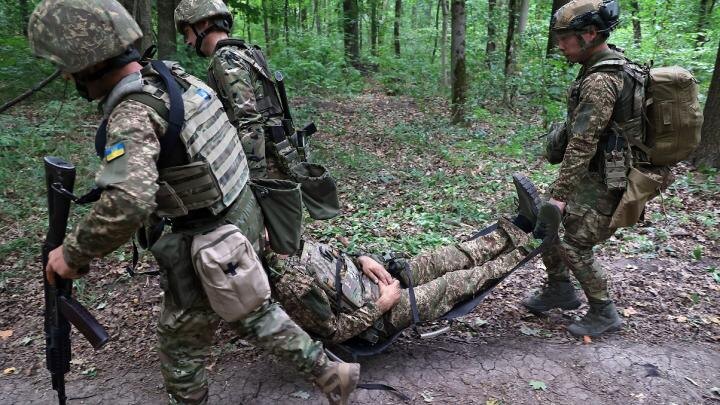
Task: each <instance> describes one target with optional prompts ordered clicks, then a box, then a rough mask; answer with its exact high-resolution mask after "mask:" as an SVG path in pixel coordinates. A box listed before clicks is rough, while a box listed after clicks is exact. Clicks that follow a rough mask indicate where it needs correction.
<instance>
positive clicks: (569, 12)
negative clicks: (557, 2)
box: [552, 0, 605, 31]
mask: <svg viewBox="0 0 720 405" xmlns="http://www.w3.org/2000/svg"><path fill="white" fill-rule="evenodd" d="M603 2H605V0H573V1H571V2H569V3H567V4H565V5H564V6H562V7H560V8H559V9H558V10H557V11H556V12H555V15H554V16H553V26H552V29H553V30H555V31H561V30H567V29H571V28H581V27H579V26H578V27H576V25H577V24H578V23H579V22H580V21H586V20H587V18H586V17H587V15H588V14H592V13H597V12H598V10H600V6H601V5H602V4H603ZM583 17H585V19H584V20H581V18H583Z"/></svg>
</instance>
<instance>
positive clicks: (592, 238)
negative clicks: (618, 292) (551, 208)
mask: <svg viewBox="0 0 720 405" xmlns="http://www.w3.org/2000/svg"><path fill="white" fill-rule="evenodd" d="M613 54H614V51H612V50H607V51H603V52H598V53H597V54H595V55H594V56H593V57H591V58H590V59H589V60H588V61H587V62H585V64H584V66H583V67H582V69H581V71H580V74H579V75H578V79H577V80H576V81H575V82H574V83H573V85H572V86H571V87H570V91H569V99H568V116H567V121H566V128H567V135H568V145H567V149H566V151H565V155H564V158H563V162H562V165H561V167H560V173H559V174H558V178H557V180H556V181H555V183H554V184H553V185H552V186H551V190H550V195H551V196H552V197H553V198H555V199H556V200H559V201H565V202H567V206H566V208H565V211H566V212H565V214H564V216H563V225H564V228H565V235H564V237H563V240H562V242H561V244H559V245H556V247H555V248H554V249H551V250H548V251H546V252H545V253H543V262H544V263H545V267H546V269H547V272H548V277H549V278H550V279H552V280H568V277H569V271H572V273H573V274H574V275H575V278H577V280H578V281H579V282H580V285H581V286H582V288H583V290H584V291H585V293H586V295H587V296H588V298H589V299H595V300H608V299H609V293H608V285H607V275H606V274H605V272H604V271H603V270H602V268H601V267H600V265H599V264H598V263H596V262H595V258H594V255H593V247H594V246H596V245H597V244H599V243H601V242H603V241H605V240H607V239H608V238H610V236H612V235H613V234H614V233H615V231H616V229H615V228H610V219H611V217H612V213H613V211H615V208H616V207H617V205H618V203H619V202H620V199H621V198H622V190H620V191H609V190H608V189H607V187H606V185H605V184H604V181H603V175H602V161H603V159H604V157H603V149H604V146H605V145H604V144H603V142H602V141H601V139H602V136H603V135H604V134H605V133H606V130H607V128H608V125H609V123H610V120H611V118H612V115H613V110H614V107H615V103H616V100H617V99H618V98H619V97H620V94H621V92H622V87H623V77H622V73H621V72H596V73H591V74H589V75H588V74H587V73H586V71H587V69H588V68H589V67H591V66H593V65H594V64H596V63H597V62H598V61H600V60H601V59H603V58H608V57H611V56H612V55H613Z"/></svg>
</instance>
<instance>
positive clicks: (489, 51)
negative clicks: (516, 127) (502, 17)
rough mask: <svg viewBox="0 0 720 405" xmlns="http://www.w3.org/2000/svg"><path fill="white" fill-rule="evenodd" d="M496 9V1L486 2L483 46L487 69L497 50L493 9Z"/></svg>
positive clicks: (489, 0)
mask: <svg viewBox="0 0 720 405" xmlns="http://www.w3.org/2000/svg"><path fill="white" fill-rule="evenodd" d="M496 8H497V0H488V20H487V43H486V44H485V60H486V61H487V66H488V69H492V59H493V58H492V56H493V54H494V53H495V51H496V50H497V45H496V44H495V35H496V34H497V27H496V25H495V9H496Z"/></svg>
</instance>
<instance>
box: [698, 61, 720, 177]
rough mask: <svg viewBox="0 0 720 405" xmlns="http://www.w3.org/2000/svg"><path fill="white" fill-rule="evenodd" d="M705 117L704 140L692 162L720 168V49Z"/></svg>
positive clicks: (706, 104)
mask: <svg viewBox="0 0 720 405" xmlns="http://www.w3.org/2000/svg"><path fill="white" fill-rule="evenodd" d="M703 115H704V116H705V122H703V127H702V132H701V133H702V138H701V139H700V145H699V146H698V148H697V150H696V151H695V153H694V154H693V156H692V158H691V161H692V163H693V164H694V165H695V166H708V167H717V168H720V47H718V54H717V57H716V59H715V71H714V72H713V76H712V81H711V82H710V89H709V90H708V98H707V102H706V103H705V110H704V111H703Z"/></svg>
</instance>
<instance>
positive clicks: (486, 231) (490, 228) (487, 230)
mask: <svg viewBox="0 0 720 405" xmlns="http://www.w3.org/2000/svg"><path fill="white" fill-rule="evenodd" d="M497 228H498V224H497V222H496V223H494V224H492V225H490V226H488V227H487V228H485V229H482V230H480V231H477V232H475V233H474V234H473V235H472V236H470V239H468V240H467V241H466V242H468V241H471V240H475V239H477V238H479V237H481V236H485V235H488V234H490V233H491V232H493V231H494V230H496V229H497Z"/></svg>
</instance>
